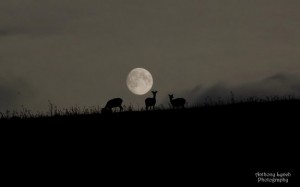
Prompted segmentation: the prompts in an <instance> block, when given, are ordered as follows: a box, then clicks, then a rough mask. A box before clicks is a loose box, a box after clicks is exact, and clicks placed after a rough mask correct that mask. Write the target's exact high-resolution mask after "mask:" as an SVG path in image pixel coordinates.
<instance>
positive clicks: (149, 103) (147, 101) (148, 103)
mask: <svg viewBox="0 0 300 187" xmlns="http://www.w3.org/2000/svg"><path fill="white" fill-rule="evenodd" d="M156 93H157V91H152V94H153V98H151V97H148V98H147V99H145V105H146V110H148V108H150V109H151V107H152V110H154V107H155V103H156Z"/></svg>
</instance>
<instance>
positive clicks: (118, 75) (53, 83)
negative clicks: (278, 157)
mask: <svg viewBox="0 0 300 187" xmlns="http://www.w3.org/2000/svg"><path fill="white" fill-rule="evenodd" d="M299 10H300V1H299V0H151V1H149V0H126V1H125V0H109V1H108V0H39V1H38V0H26V1H25V0H6V1H4V0H2V1H0V111H4V110H6V109H14V108H16V109H18V108H20V107H21V106H22V105H24V106H25V107H28V108H30V109H32V110H33V111H36V110H41V111H45V110H47V107H48V100H50V101H51V102H52V103H53V104H55V105H57V106H58V107H69V106H74V105H79V106H86V107H89V106H97V105H99V106H104V105H105V103H106V101H107V100H109V99H111V98H115V97H121V98H122V99H123V100H124V104H125V105H129V104H132V105H134V107H136V106H137V105H138V106H139V107H142V106H144V99H145V98H146V97H149V96H151V93H149V94H146V95H143V96H136V95H133V94H132V93H131V92H130V91H129V90H128V89H127V87H126V76H127V74H128V73H129V72H130V70H132V69H133V68H136V67H143V68H145V69H147V70H149V71H150V72H151V74H152V76H153V78H154V87H153V89H154V90H157V91H158V94H157V104H158V105H160V104H165V105H166V106H167V102H166V101H168V99H167V97H168V95H167V94H168V93H173V94H174V96H175V98H176V97H185V98H186V99H187V100H188V102H189V103H193V102H197V101H198V100H201V99H202V98H204V97H205V96H206V95H210V96H215V97H218V96H222V97H223V96H224V97H227V96H229V92H230V91H233V92H234V93H235V95H237V96H238V95H241V96H247V95H264V94H266V95H268V94H285V93H294V94H296V95H297V94H298V95H299V92H300V76H299V75H300V11H299Z"/></svg>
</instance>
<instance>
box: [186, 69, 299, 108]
mask: <svg viewBox="0 0 300 187" xmlns="http://www.w3.org/2000/svg"><path fill="white" fill-rule="evenodd" d="M232 94H233V96H234V97H235V99H237V100H239V99H240V100H241V99H246V98H249V97H258V98H265V97H267V96H271V97H272V96H288V95H291V96H294V97H299V96H300V76H299V75H291V74H275V75H273V76H270V77H267V78H265V79H263V80H260V81H256V82H249V83H244V84H240V85H237V86H233V85H230V84H226V83H218V84H215V85H213V86H211V87H209V88H207V89H203V88H198V87H196V88H195V89H193V90H191V91H188V92H187V93H186V97H187V98H189V99H190V103H191V104H197V103H199V104H201V103H203V102H205V101H207V99H208V98H209V99H212V100H214V101H217V100H218V99H219V98H221V99H222V100H224V101H227V100H230V98H231V96H232Z"/></svg>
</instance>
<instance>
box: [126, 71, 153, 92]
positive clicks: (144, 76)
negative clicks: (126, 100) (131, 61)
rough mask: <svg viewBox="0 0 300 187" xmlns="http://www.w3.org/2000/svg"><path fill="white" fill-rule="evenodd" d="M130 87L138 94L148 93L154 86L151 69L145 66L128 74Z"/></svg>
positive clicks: (127, 81)
mask: <svg viewBox="0 0 300 187" xmlns="http://www.w3.org/2000/svg"><path fill="white" fill-rule="evenodd" d="M126 84H127V87H128V89H129V90H130V91H131V92H132V93H134V94H136V95H144V94H146V93H147V92H148V91H149V90H150V89H151V88H152V86H153V78H152V75H151V73H150V72H149V71H147V70H146V69H144V68H135V69H133V70H131V71H130V72H129V74H128V76H127V80H126Z"/></svg>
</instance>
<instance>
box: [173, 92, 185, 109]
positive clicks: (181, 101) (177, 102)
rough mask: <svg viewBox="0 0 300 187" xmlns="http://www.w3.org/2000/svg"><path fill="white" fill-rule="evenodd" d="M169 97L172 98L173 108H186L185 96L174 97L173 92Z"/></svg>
mask: <svg viewBox="0 0 300 187" xmlns="http://www.w3.org/2000/svg"><path fill="white" fill-rule="evenodd" d="M169 98H170V102H171V104H172V106H173V108H179V107H182V108H184V104H185V99H183V98H176V99H173V94H171V95H170V94H169Z"/></svg>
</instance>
